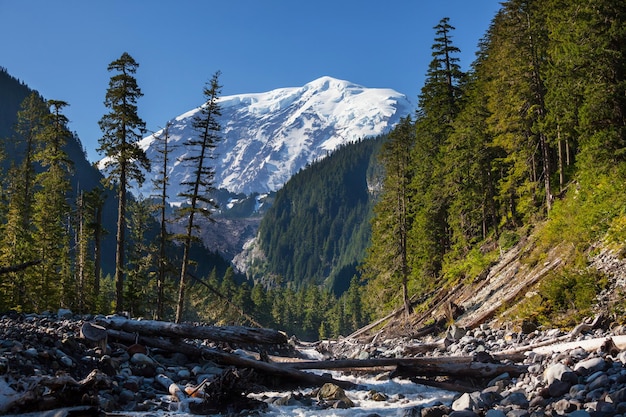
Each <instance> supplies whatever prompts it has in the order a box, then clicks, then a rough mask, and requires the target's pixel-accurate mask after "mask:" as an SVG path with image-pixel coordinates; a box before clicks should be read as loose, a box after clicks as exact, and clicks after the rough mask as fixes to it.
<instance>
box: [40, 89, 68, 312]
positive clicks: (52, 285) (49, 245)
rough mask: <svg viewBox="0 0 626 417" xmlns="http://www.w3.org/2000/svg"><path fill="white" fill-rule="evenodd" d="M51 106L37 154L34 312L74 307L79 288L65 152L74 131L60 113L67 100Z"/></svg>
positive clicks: (53, 101) (56, 102)
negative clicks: (73, 271) (73, 263)
mask: <svg viewBox="0 0 626 417" xmlns="http://www.w3.org/2000/svg"><path fill="white" fill-rule="evenodd" d="M48 105H49V106H50V113H49V115H48V116H47V117H46V124H45V127H44V129H43V131H42V133H41V141H42V144H43V148H42V149H41V150H40V151H39V152H38V153H37V154H36V160H37V161H38V162H39V163H40V164H41V166H42V167H43V169H44V171H43V172H41V173H40V174H38V176H37V183H38V185H39V186H40V189H39V190H38V192H37V193H36V194H35V206H34V216H33V217H34V219H33V220H34V224H35V241H36V246H37V248H38V250H39V253H40V257H41V259H42V262H41V264H40V265H38V266H37V267H36V271H37V280H36V282H33V283H32V284H33V285H32V286H29V290H30V291H31V301H32V304H33V305H32V307H33V308H34V309H35V311H41V310H42V309H45V308H59V307H73V306H74V303H75V302H76V298H75V294H76V287H75V285H73V282H72V274H71V270H70V264H71V262H70V257H69V252H70V250H69V249H70V242H69V240H70V238H69V233H68V230H69V227H70V224H69V218H70V205H69V203H68V201H67V196H68V192H69V191H70V181H69V176H70V171H71V169H72V167H73V163H72V161H71V160H70V159H69V157H68V156H67V154H66V153H65V151H64V147H65V145H66V143H67V141H68V140H69V139H70V138H71V134H70V132H69V130H68V129H67V122H68V120H67V117H66V116H65V115H63V113H62V112H61V111H62V109H63V107H65V106H67V103H66V102H64V101H59V100H49V101H48Z"/></svg>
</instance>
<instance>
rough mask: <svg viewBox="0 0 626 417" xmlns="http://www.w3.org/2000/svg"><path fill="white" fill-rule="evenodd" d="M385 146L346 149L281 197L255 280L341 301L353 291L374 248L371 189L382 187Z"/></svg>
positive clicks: (266, 228) (263, 239)
mask: <svg viewBox="0 0 626 417" xmlns="http://www.w3.org/2000/svg"><path fill="white" fill-rule="evenodd" d="M383 140H384V137H379V138H377V139H368V140H361V141H359V142H357V143H352V144H348V145H344V146H342V147H341V148H340V149H338V150H337V151H335V152H333V154H332V155H330V156H328V157H326V158H324V159H322V160H320V161H317V162H314V163H312V164H310V165H309V166H307V168H306V169H304V170H302V171H300V172H299V173H298V174H296V175H294V176H293V177H292V178H291V179H290V180H289V181H288V182H287V183H286V184H285V186H284V187H283V188H282V189H281V190H279V191H278V192H277V193H276V198H275V200H274V204H273V205H272V207H271V208H270V210H269V211H268V212H267V213H266V214H265V216H264V217H263V220H262V222H261V225H260V228H259V234H258V245H259V247H260V248H261V250H262V252H263V254H264V256H265V260H264V262H257V266H256V268H255V269H254V270H253V271H251V274H250V275H251V276H253V277H254V278H255V279H257V280H258V279H261V278H262V280H264V281H268V280H269V281H270V282H273V283H274V284H285V285H286V284H289V285H292V286H293V287H294V288H300V287H301V286H303V285H323V286H325V287H326V288H330V289H333V290H334V292H335V293H336V294H338V295H340V294H341V293H343V292H344V291H345V290H346V289H347V288H348V286H349V284H350V280H351V279H352V277H353V276H354V275H355V274H357V265H358V264H359V263H360V261H361V259H363V256H364V255H365V249H366V248H367V246H368V244H369V238H370V225H369V221H370V218H371V208H372V202H373V200H374V197H375V196H374V195H373V193H372V190H371V189H370V188H371V187H375V186H376V183H377V182H379V181H380V178H376V177H375V176H374V175H372V174H371V173H372V172H375V171H376V170H375V166H376V165H377V161H376V155H377V151H378V149H379V148H380V144H381V143H382V141H383ZM368 174H370V175H369V176H368Z"/></svg>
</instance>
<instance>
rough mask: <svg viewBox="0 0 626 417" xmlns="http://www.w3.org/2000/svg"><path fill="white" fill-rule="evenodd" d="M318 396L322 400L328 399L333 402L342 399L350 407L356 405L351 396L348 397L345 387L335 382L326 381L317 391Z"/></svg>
mask: <svg viewBox="0 0 626 417" xmlns="http://www.w3.org/2000/svg"><path fill="white" fill-rule="evenodd" d="M317 397H318V398H319V399H320V400H326V401H328V400H330V401H332V402H338V401H341V402H342V403H343V404H345V405H346V406H347V407H348V408H350V407H354V403H353V402H352V400H350V398H348V396H347V395H346V392H345V391H344V390H343V388H341V387H339V386H337V385H335V384H331V383H326V384H324V385H322V387H321V388H320V389H319V391H318V393H317Z"/></svg>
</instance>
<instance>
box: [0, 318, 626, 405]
mask: <svg viewBox="0 0 626 417" xmlns="http://www.w3.org/2000/svg"><path fill="white" fill-rule="evenodd" d="M96 319H97V318H96V317H91V316H76V315H73V314H71V312H67V311H60V312H59V313H55V314H52V313H49V314H39V315H34V314H33V315H23V314H13V315H5V316H3V317H1V318H0V376H2V378H0V413H2V414H17V413H27V412H41V411H42V410H61V411H59V413H61V414H56V415H58V416H60V415H73V416H79V415H85V416H86V415H120V413H122V414H121V415H125V414H123V413H127V414H128V413H138V412H144V413H148V415H158V413H168V414H170V413H173V414H176V413H178V412H181V413H182V412H185V413H192V414H194V413H196V414H212V415H217V414H220V415H225V414H228V415H250V414H251V413H254V414H257V415H263V414H265V413H270V414H271V413H273V414H274V415H291V414H290V411H289V410H292V409H293V407H294V406H296V407H298V409H299V410H302V409H303V408H304V409H308V410H311V412H310V413H308V414H306V413H302V412H299V414H300V415H304V414H306V415H324V414H325V413H326V414H325V415H338V414H334V413H335V411H332V410H338V409H342V410H347V411H344V413H343V414H341V415H362V416H368V417H375V416H382V415H398V416H407V417H408V416H422V417H431V416H446V415H449V416H457V417H458V416H468V417H470V416H488V417H498V416H507V417H524V416H557V415H569V416H576V417H580V416H623V415H626V338H625V337H623V336H622V334H623V333H626V332H624V331H623V329H622V328H614V329H612V330H608V329H605V328H603V326H602V325H601V324H599V323H598V322H596V323H594V324H595V326H594V325H584V326H581V327H579V328H577V329H575V330H574V331H573V332H570V333H564V332H562V331H560V330H557V329H545V330H538V329H533V328H525V329H524V330H523V331H512V330H507V329H502V328H492V327H490V326H489V325H482V326H481V327H480V328H477V329H473V330H469V331H466V330H463V329H458V328H454V327H453V328H451V329H449V330H448V332H447V334H446V335H445V338H439V339H434V338H433V339H427V340H426V339H425V340H415V339H409V338H403V337H397V338H393V339H385V340H376V341H369V342H367V343H365V342H358V343H357V342H356V341H352V340H345V339H344V340H339V341H325V342H320V343H315V344H306V345H305V344H302V343H299V342H298V341H296V340H293V339H292V340H291V341H290V343H289V344H288V345H285V346H264V347H262V348H259V347H258V346H243V345H241V346H237V345H234V344H232V343H208V342H207V341H206V340H187V341H186V342H185V343H187V345H185V346H189V345H190V344H191V345H195V346H199V347H208V348H210V349H219V351H221V352H225V354H227V355H235V356H238V355H240V356H241V357H245V358H248V359H247V360H253V361H257V360H258V361H265V362H266V363H268V364H273V365H272V366H273V367H277V368H278V367H281V366H282V367H289V366H291V365H290V363H296V362H297V361H301V360H303V358H304V355H303V354H302V352H303V351H304V350H308V351H309V352H311V351H313V352H314V353H315V356H316V357H317V359H318V360H321V359H325V360H328V359H330V360H345V359H350V360H352V361H353V362H351V363H354V361H356V363H357V364H363V365H368V366H363V367H359V368H358V369H357V368H356V367H352V369H349V370H346V369H344V370H343V371H342V373H333V376H334V378H335V379H336V380H337V382H340V381H342V380H343V378H344V377H345V380H357V381H358V379H355V376H360V377H362V376H364V375H369V377H372V378H375V379H377V380H379V381H381V380H388V379H390V378H392V377H394V375H397V376H396V378H397V379H401V380H402V381H403V382H405V383H406V382H408V381H413V382H409V383H410V384H418V383H419V384H422V383H426V384H429V385H433V386H437V387H439V389H446V390H447V391H445V392H446V394H445V395H441V396H440V398H437V397H433V396H432V395H431V397H429V398H426V399H425V400H424V401H423V402H422V403H421V404H419V405H416V404H414V403H411V401H408V400H407V399H404V398H403V396H402V395H399V394H391V393H389V392H385V389H384V385H381V387H383V388H381V389H380V390H371V391H368V392H367V393H363V391H362V387H361V388H357V387H356V386H355V387H351V386H346V387H344V388H342V387H340V386H339V385H341V384H339V383H338V384H334V383H329V382H327V383H319V384H315V383H314V384H309V386H308V387H305V386H304V385H303V384H302V383H301V382H300V381H294V383H289V381H287V380H286V379H285V378H282V377H279V376H277V375H272V374H271V373H267V372H265V371H264V370H263V369H265V368H263V367H260V368H248V367H244V366H233V365H228V364H224V363H223V362H221V361H220V360H216V358H214V357H207V356H206V355H192V356H190V355H189V354H188V352H189V349H182V348H181V351H179V352H176V351H172V350H171V349H169V350H166V349H159V348H155V347H150V346H146V345H145V344H142V343H141V338H140V337H139V335H137V340H136V343H131V342H128V341H119V340H115V339H112V338H109V339H108V340H107V343H106V345H105V346H102V345H98V344H97V343H93V342H90V341H89V340H86V339H85V338H83V337H82V336H81V328H82V327H83V326H84V325H85V323H91V322H94V321H95V320H96ZM594 327H595V328H594ZM566 342H567V343H566ZM572 342H573V343H572ZM183 351H184V352H186V353H182V352H183ZM412 357H424V358H438V360H439V361H440V362H442V363H446V362H450V363H455V362H458V360H459V359H465V358H470V360H473V362H472V363H473V365H475V364H476V363H478V364H479V365H481V366H478V367H476V366H473V365H472V366H470V364H469V363H468V362H458V363H460V364H461V365H460V369H462V370H465V371H464V372H459V371H455V372H452V373H451V374H449V375H429V376H424V375H422V374H420V375H418V374H419V373H420V372H415V374H413V372H414V371H415V368H408V369H403V370H400V369H394V370H391V369H389V367H386V368H385V369H383V368H384V367H380V366H375V365H378V364H379V363H384V364H387V363H388V362H384V361H385V360H394V359H397V358H405V359H406V358H412ZM377 361H378V362H377ZM507 364H514V365H516V367H517V368H516V369H518V368H520V367H521V369H523V372H520V373H519V374H516V375H515V374H510V373H506V372H503V373H499V374H488V373H487V374H485V373H483V372H484V370H485V369H496V370H497V369H500V368H497V366H500V365H507ZM370 365H371V366H370ZM493 367H495V368H493ZM398 368H399V367H398ZM455 369H456V368H455ZM474 370H476V371H474ZM311 385H312V386H311ZM357 390H358V392H359V393H358V394H356V392H357ZM450 390H452V391H450ZM268 392H273V394H271V395H270V394H267V393H268ZM432 392H435V393H436V392H437V391H432ZM439 392H442V393H443V392H444V391H439ZM423 397H427V395H426V394H424V395H423ZM372 402H377V403H379V404H381V406H380V407H378V408H376V409H372V408H371V407H370V408H369V409H367V408H363V404H365V403H368V404H371V403H372ZM290 407H291V408H290ZM351 409H353V410H355V412H354V413H353V414H350V411H349V410H351ZM356 410H359V411H358V412H356ZM380 410H385V411H384V412H383V411H380ZM63 412H64V413H65V414H63ZM115 413H117V414H115ZM346 413H347V414H346Z"/></svg>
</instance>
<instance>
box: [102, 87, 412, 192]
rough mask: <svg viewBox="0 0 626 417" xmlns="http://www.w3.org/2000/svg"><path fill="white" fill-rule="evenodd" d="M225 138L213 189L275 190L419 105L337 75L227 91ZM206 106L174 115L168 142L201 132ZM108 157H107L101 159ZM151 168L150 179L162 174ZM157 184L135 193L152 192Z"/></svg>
mask: <svg viewBox="0 0 626 417" xmlns="http://www.w3.org/2000/svg"><path fill="white" fill-rule="evenodd" d="M219 100H220V104H221V110H222V116H221V117H220V118H219V121H220V123H221V125H222V140H221V141H220V142H218V144H217V147H216V149H215V160H214V165H215V166H214V168H215V179H214V186H215V188H223V189H226V190H228V191H230V192H234V193H245V194H252V193H267V192H270V191H276V190H277V189H279V188H280V187H282V185H283V184H284V183H285V182H286V181H287V180H288V179H289V178H290V177H291V176H293V175H294V174H295V173H296V172H298V171H299V170H300V169H302V168H304V167H305V166H306V165H307V164H309V163H311V162H313V161H315V160H317V159H319V158H323V157H325V156H326V155H327V154H328V153H329V152H332V151H333V150H335V149H337V147H338V146H340V145H342V144H345V143H349V142H353V141H356V140H359V139H364V138H368V137H374V136H377V135H379V134H382V133H384V132H386V131H388V130H390V129H391V128H392V127H393V126H394V125H395V124H396V123H397V122H398V121H399V119H400V118H401V117H404V116H406V115H407V114H409V113H410V112H412V111H414V107H413V105H412V104H411V103H410V101H409V100H408V99H407V97H406V96H405V95H403V94H401V93H398V92H396V91H394V90H392V89H386V88H367V87H363V86H360V85H357V84H354V83H351V82H349V81H344V80H339V79H336V78H333V77H329V76H324V77H320V78H318V79H316V80H314V81H312V82H310V83H307V84H305V85H304V86H302V87H286V88H278V89H274V90H271V91H268V92H262V93H249V94H236V95H229V96H222V97H221V98H220V99H219ZM199 109H200V107H197V108H195V109H192V110H190V111H188V112H185V113H183V114H181V115H179V116H177V117H175V118H173V119H172V120H171V125H170V127H169V137H170V141H171V143H172V144H174V145H182V144H183V143H184V141H186V140H189V139H190V138H193V137H194V136H195V131H194V130H193V127H192V120H193V117H194V115H195V114H196V113H197V112H198V111H199ZM162 133H163V130H160V131H158V132H155V133H154V134H153V135H150V136H147V137H145V138H144V139H142V140H141V141H140V142H139V145H140V146H141V147H142V148H143V149H144V150H145V151H146V153H147V156H148V158H149V159H151V160H155V159H156V152H157V151H156V149H155V148H154V146H152V145H153V143H154V141H155V139H154V137H155V136H158V135H160V134H162ZM184 148H185V147H184V146H178V147H177V148H176V150H174V151H173V152H172V154H171V156H172V159H173V160H175V161H176V162H174V163H173V164H172V167H171V170H170V172H169V176H170V184H171V185H170V191H171V193H170V203H181V201H179V200H177V198H176V197H172V196H173V195H178V191H179V190H178V184H180V183H181V182H183V181H184V179H185V177H186V176H187V175H189V171H190V170H189V169H184V167H183V165H182V164H181V163H180V161H181V160H182V158H183V156H184V152H185V149H184ZM101 162H102V161H101ZM158 171H159V167H153V168H152V172H151V173H149V174H148V175H147V179H148V180H149V179H151V178H154V177H155V176H157V175H158V174H157V173H158ZM150 187H151V182H150V181H146V182H145V183H144V184H143V186H142V187H141V188H137V187H135V190H134V192H135V193H136V194H142V195H144V196H148V195H150V194H151V189H150Z"/></svg>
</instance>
